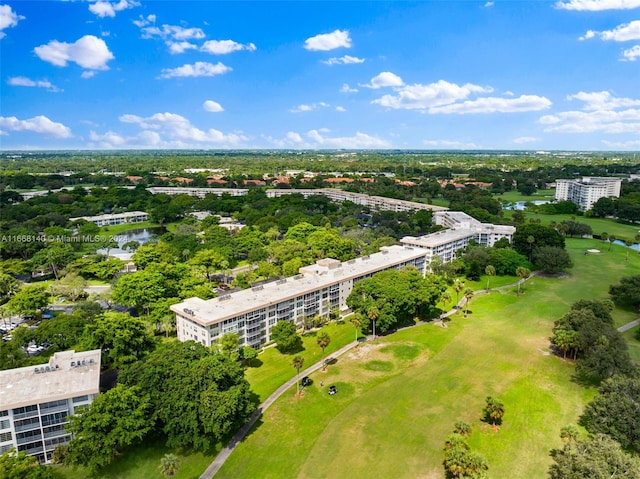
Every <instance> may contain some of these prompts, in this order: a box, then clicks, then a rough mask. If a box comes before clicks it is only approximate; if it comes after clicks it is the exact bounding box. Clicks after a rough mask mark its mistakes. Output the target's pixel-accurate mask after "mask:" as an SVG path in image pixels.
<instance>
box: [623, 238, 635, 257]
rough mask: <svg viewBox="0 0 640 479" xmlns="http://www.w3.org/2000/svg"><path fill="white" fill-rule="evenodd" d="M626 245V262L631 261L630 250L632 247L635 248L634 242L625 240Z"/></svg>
mask: <svg viewBox="0 0 640 479" xmlns="http://www.w3.org/2000/svg"><path fill="white" fill-rule="evenodd" d="M624 245H625V246H626V247H627V257H626V258H625V261H629V250H630V249H631V246H633V241H631V240H624Z"/></svg>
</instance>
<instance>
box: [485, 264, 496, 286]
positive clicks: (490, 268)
mask: <svg viewBox="0 0 640 479" xmlns="http://www.w3.org/2000/svg"><path fill="white" fill-rule="evenodd" d="M484 272H485V274H486V275H487V291H488V290H489V280H490V279H491V277H492V276H495V275H496V269H495V268H494V267H493V266H492V265H490V264H489V265H487V267H486V268H485V269H484Z"/></svg>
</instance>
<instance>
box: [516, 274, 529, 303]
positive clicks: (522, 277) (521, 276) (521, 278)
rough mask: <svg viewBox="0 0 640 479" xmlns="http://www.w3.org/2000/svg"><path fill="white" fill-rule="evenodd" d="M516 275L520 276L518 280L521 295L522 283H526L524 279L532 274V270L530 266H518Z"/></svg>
mask: <svg viewBox="0 0 640 479" xmlns="http://www.w3.org/2000/svg"><path fill="white" fill-rule="evenodd" d="M516 276H518V278H520V280H519V281H518V296H520V285H521V284H522V283H524V280H525V279H527V278H528V277H529V276H531V271H530V270H529V269H528V268H522V267H520V268H518V269H516Z"/></svg>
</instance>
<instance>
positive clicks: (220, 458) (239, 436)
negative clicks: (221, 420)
mask: <svg viewBox="0 0 640 479" xmlns="http://www.w3.org/2000/svg"><path fill="white" fill-rule="evenodd" d="M358 344H360V343H359V342H356V341H353V342H351V343H349V344H347V345H346V346H343V347H341V348H340V349H338V350H337V351H334V352H333V353H332V354H329V355H327V358H326V360H325V361H328V360H329V359H330V358H334V357H338V356H341V355H343V354H344V353H346V352H347V351H349V350H350V349H352V348H354V347H355V346H356V345H358ZM321 367H322V361H318V362H317V363H315V364H313V365H312V366H309V367H308V368H307V369H305V370H304V371H302V372H301V373H300V374H301V375H302V377H304V376H308V375H309V374H311V373H313V372H315V371H317V370H318V369H320V368H321ZM297 379H298V375H296V376H294V377H293V378H291V379H289V380H288V381H287V382H286V383H284V384H283V385H282V386H280V387H279V388H278V389H276V390H275V391H274V392H273V393H272V394H271V395H270V396H269V397H268V398H267V399H266V400H265V401H264V402H263V403H262V404H260V406H258V408H257V409H256V410H255V411H254V413H253V414H252V415H251V418H250V419H249V421H247V422H246V423H245V424H244V425H243V426H242V427H241V428H240V429H239V430H238V432H236V433H235V434H234V435H233V437H232V438H231V439H230V440H229V442H228V443H227V444H226V445H225V446H224V447H223V448H222V450H221V451H220V452H219V453H218V455H217V456H216V458H215V459H214V460H213V462H212V463H211V464H209V467H207V469H206V470H205V471H204V472H203V473H202V475H201V476H200V479H211V478H212V477H213V476H215V475H216V473H217V472H218V471H219V470H220V468H221V467H222V465H223V464H224V463H225V461H226V460H227V458H228V457H229V456H230V455H231V453H232V452H233V450H234V449H235V448H236V446H237V445H238V444H240V442H241V441H242V440H243V439H244V437H245V436H246V435H247V434H248V433H249V431H250V430H251V428H252V427H253V425H254V424H255V423H256V421H257V420H258V418H260V416H262V413H263V412H264V411H266V410H267V408H268V407H269V406H271V405H272V404H273V403H274V402H275V401H276V399H278V398H279V397H280V396H282V394H283V393H284V392H285V391H287V390H288V389H289V388H290V387H291V386H293V385H295V383H296V381H297Z"/></svg>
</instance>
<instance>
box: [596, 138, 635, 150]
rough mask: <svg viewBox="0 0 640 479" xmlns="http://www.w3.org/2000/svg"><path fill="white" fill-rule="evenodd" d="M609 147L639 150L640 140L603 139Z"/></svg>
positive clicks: (612, 148)
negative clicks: (619, 140)
mask: <svg viewBox="0 0 640 479" xmlns="http://www.w3.org/2000/svg"><path fill="white" fill-rule="evenodd" d="M602 143H604V144H605V145H606V146H607V147H608V148H610V149H611V150H638V149H640V140H630V141H621V142H618V141H608V140H602Z"/></svg>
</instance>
